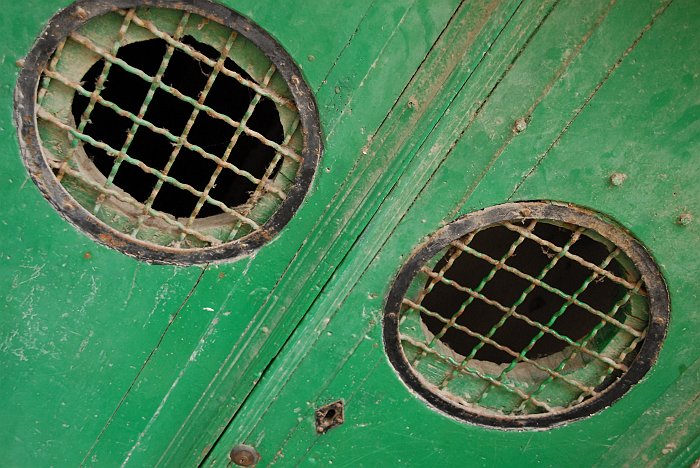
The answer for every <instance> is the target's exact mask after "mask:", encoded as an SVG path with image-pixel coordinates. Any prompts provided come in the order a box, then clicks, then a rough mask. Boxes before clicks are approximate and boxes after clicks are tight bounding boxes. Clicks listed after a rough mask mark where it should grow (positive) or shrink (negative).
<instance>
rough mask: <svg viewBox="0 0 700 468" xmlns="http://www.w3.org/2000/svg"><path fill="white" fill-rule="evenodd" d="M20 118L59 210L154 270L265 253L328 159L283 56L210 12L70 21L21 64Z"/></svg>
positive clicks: (196, 9)
mask: <svg viewBox="0 0 700 468" xmlns="http://www.w3.org/2000/svg"><path fill="white" fill-rule="evenodd" d="M16 119H17V125H18V128H19V135H20V146H21V148H22V153H23V157H24V161H25V164H26V166H27V168H28V170H29V173H30V174H31V177H32V178H33V179H34V181H35V182H36V183H37V185H38V186H39V188H40V189H41V191H42V193H43V194H44V196H45V197H46V198H47V199H48V200H49V201H50V202H51V203H52V204H53V206H54V207H55V208H56V209H57V210H58V211H59V212H60V213H61V214H62V215H63V216H65V217H66V218H67V219H68V220H69V221H70V222H71V223H73V224H74V225H76V226H77V227H78V228H79V229H82V230H83V231H85V232H87V233H88V234H90V235H91V236H92V237H93V238H95V239H96V240H98V241H99V242H101V243H103V244H106V245H108V246H110V247H113V248H116V249H118V250H121V251H122V252H124V253H126V254H129V255H132V256H135V257H137V258H140V259H144V260H147V261H151V262H164V263H202V262H209V261H216V260H223V259H229V258H233V257H236V256H238V255H240V254H244V253H247V252H249V251H251V250H253V249H255V248H257V247H259V246H260V245H262V244H263V243H265V242H267V241H268V240H270V239H271V238H272V236H274V235H275V234H276V233H277V232H278V231H279V230H280V229H281V228H282V227H283V226H284V225H285V224H286V223H287V222H288V221H289V220H290V218H291V217H292V215H293V214H294V212H295V211H296V210H297V208H298V207H299V205H300V204H301V201H302V200H303V198H304V196H305V194H306V192H307V190H308V188H309V186H310V183H311V180H312V178H313V175H314V172H315V169H316V166H317V163H318V159H319V157H320V154H321V151H322V143H321V134H320V126H319V120H318V115H317V108H316V104H315V101H314V98H313V95H312V92H311V90H310V89H309V87H308V86H307V84H306V83H305V82H304V80H303V78H302V75H301V72H300V71H299V69H298V68H297V67H296V65H295V64H294V62H293V61H292V59H291V58H290V57H289V55H288V54H287V53H286V52H285V51H284V49H282V47H281V46H280V45H279V44H277V43H276V42H275V41H274V39H272V38H271V37H270V36H269V35H268V34H267V33H266V32H265V31H263V30H261V29H260V28H259V27H258V26H256V25H255V24H253V23H251V22H250V21H248V20H247V19H245V18H243V17H241V16H239V15H238V14H236V13H234V12H232V11H231V10H229V9H227V8H225V7H223V6H220V5H217V4H214V3H211V2H209V1H207V0H192V1H189V2H169V1H165V0H138V1H137V0H120V1H116V2H103V1H79V2H76V3H74V4H72V5H71V6H69V7H68V8H66V9H65V10H62V11H61V12H59V13H58V14H57V15H56V16H55V17H54V18H52V19H51V21H50V22H49V25H48V26H47V28H46V29H45V30H44V32H43V33H42V35H41V36H40V38H39V39H38V40H37V42H36V44H35V45H34V47H33V48H32V50H31V52H30V53H29V55H28V56H27V58H26V60H25V61H24V64H23V69H22V71H21V73H20V77H19V81H18V85H17V90H16Z"/></svg>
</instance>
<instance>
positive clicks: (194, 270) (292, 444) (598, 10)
mask: <svg viewBox="0 0 700 468" xmlns="http://www.w3.org/2000/svg"><path fill="white" fill-rule="evenodd" d="M4 3H5V5H4V7H5V8H4V13H3V15H2V17H0V24H1V25H2V27H3V28H4V30H5V31H7V32H8V33H7V39H6V41H5V45H4V48H3V50H2V52H0V77H1V80H0V190H1V193H2V195H3V199H4V203H3V217H2V222H0V238H2V239H3V244H2V247H1V248H0V258H2V263H0V285H1V287H2V291H3V292H4V293H5V301H4V302H3V306H2V312H1V315H0V372H2V379H1V380H0V420H2V421H3V424H2V425H0V441H3V443H2V444H0V464H1V465H3V466H44V465H47V466H48V465H54V466H71V465H78V464H80V463H81V462H84V464H86V465H88V466H112V465H121V464H126V465H129V466H153V465H158V466H192V465H195V464H197V463H202V462H204V463H205V464H211V465H226V464H227V458H226V457H227V454H228V451H229V450H230V449H231V447H232V446H233V445H235V444H237V443H243V442H246V443H249V444H251V445H254V446H256V447H257V448H258V450H259V451H260V453H261V454H262V457H263V459H262V462H261V465H267V464H270V463H273V464H279V465H282V466H287V465H297V464H302V465H311V464H314V463H315V464H320V465H326V464H328V463H329V462H331V461H332V462H333V464H334V465H341V466H376V465H381V464H399V463H401V464H405V465H408V466H425V465H438V464H439V465H443V466H462V465H464V464H465V462H467V461H468V462H470V463H469V464H473V465H495V464H504V465H516V464H517V465H528V466H529V465H532V466H535V465H539V466H554V465H560V464H562V462H565V463H566V464H569V465H574V466H591V465H593V464H596V463H597V464H599V465H602V466H613V465H619V464H623V465H624V464H629V465H635V464H637V460H642V461H643V462H645V463H647V464H652V463H655V464H659V465H669V464H675V465H679V466H683V465H688V464H690V463H692V462H693V461H694V460H695V459H696V458H698V457H699V456H700V446H699V442H698V432H697V427H698V426H700V421H698V413H697V407H698V405H697V400H696V398H697V393H698V391H700V389H699V388H698V373H699V372H700V369H699V368H698V365H697V360H698V358H699V357H700V352H699V351H698V349H697V346H696V345H695V343H697V341H698V339H700V335H699V334H698V328H699V327H698V325H700V324H699V323H698V315H697V314H696V313H695V311H694V309H695V308H694V305H695V303H696V302H697V297H698V288H697V277H698V273H700V272H699V271H698V266H697V265H698V264H697V261H696V257H697V255H696V252H697V249H698V247H699V246H700V245H699V242H698V240H699V236H698V220H697V219H695V220H694V221H693V222H691V223H690V224H689V225H688V226H680V225H678V224H677V223H676V220H677V218H678V216H679V215H680V214H681V213H682V212H689V213H691V214H694V215H695V216H696V218H697V217H698V216H700V210H699V209H698V208H699V206H698V202H699V201H700V197H699V196H698V188H697V182H696V180H697V177H698V176H700V174H699V171H700V169H698V162H700V159H699V158H698V153H699V152H700V112H699V109H700V56H699V54H698V53H697V51H698V50H700V35H698V34H697V31H698V30H699V28H700V4H698V3H697V2H694V1H693V0H675V1H673V2H672V3H670V4H669V2H668V1H661V0H657V1H652V0H645V1H639V0H634V1H633V0H627V1H625V0H619V1H610V2H607V1H593V0H591V1H589V2H578V1H574V0H570V1H566V0H561V1H555V0H552V1H544V2H520V1H517V0H512V1H493V2H486V1H484V2H462V3H460V2H459V1H458V0H450V1H440V2H434V1H428V0H415V1H410V2H388V1H364V2H341V3H331V2H322V1H309V0H307V1H304V2H282V3H280V2H271V1H260V2H254V3H253V2H242V1H225V2H222V3H225V4H227V5H229V6H231V7H232V8H234V9H236V10H237V11H239V12H241V13H242V14H244V15H246V16H248V17H250V18H251V19H253V20H254V21H255V22H257V23H258V24H260V25H261V26H262V27H263V28H265V29H267V30H268V31H269V32H270V33H271V34H272V35H273V36H274V37H276V38H277V40H278V41H280V43H282V44H283V45H284V46H285V48H286V49H287V50H288V51H289V53H290V54H291V55H292V57H294V58H295V60H296V61H297V62H298V64H299V65H300V67H301V68H302V70H303V72H304V74H305V77H306V79H307V80H308V82H309V84H310V85H311V87H312V89H314V90H315V91H316V95H317V100H318V104H319V109H320V117H321V121H322V124H323V129H324V138H325V146H326V151H325V154H324V155H323V157H322V160H321V165H320V169H319V172H318V174H317V176H316V178H315V180H314V184H313V187H312V190H311V192H310V193H309V195H308V196H307V199H306V200H305V202H304V204H303V205H302V208H301V209H300V211H299V212H298V214H297V215H296V216H295V218H294V219H293V220H292V221H291V222H290V224H289V225H288V226H287V227H286V228H285V229H284V230H283V232H282V233H281V235H280V236H279V237H278V238H276V239H275V240H273V242H271V243H270V244H268V245H266V246H265V247H263V248H262V249H261V250H260V251H258V252H257V253H256V254H255V255H254V256H251V257H248V258H243V259H240V260H238V261H236V262H232V263H224V264H220V265H217V266H210V267H188V268H175V267H167V266H152V265H147V264H143V263H139V262H138V261H136V260H133V259H130V258H127V257H125V256H123V255H121V254H119V253H117V252H116V251H112V250H110V249H107V248H104V247H101V246H98V245H96V244H94V243H92V242H91V241H90V240H88V239H87V237H85V236H83V235H82V234H80V233H78V232H77V231H75V230H74V229H73V228H72V227H71V226H69V225H68V224H67V223H66V222H64V221H63V219H62V218H60V217H59V216H58V215H57V214H56V213H54V211H53V209H52V208H51V207H50V206H49V205H48V203H47V202H46V201H45V200H43V198H42V197H41V195H40V194H39V193H38V191H37V190H36V188H35V187H34V185H33V184H32V182H31V181H29V180H28V179H27V176H26V173H25V170H24V168H23V166H22V164H21V161H20V158H19V152H18V145H17V143H16V135H15V130H14V128H13V124H12V119H11V113H12V92H13V86H14V80H15V77H16V72H17V68H16V66H15V63H14V62H15V61H16V60H17V59H18V58H20V57H22V56H23V55H24V54H26V52H27V50H28V49H29V47H30V46H31V43H32V41H33V39H34V37H35V36H36V35H37V34H38V33H39V31H40V30H41V28H42V24H43V23H44V22H45V21H46V20H47V19H48V18H49V17H50V16H51V15H52V14H53V13H55V11H56V10H57V9H58V8H60V7H61V6H64V5H65V4H66V2H65V1H58V0H55V1H54V0H51V1H38V0H32V1H28V2H24V3H21V4H20V3H19V2H4ZM521 117H526V118H527V119H528V128H527V129H526V130H525V132H523V133H520V134H517V135H516V134H515V133H513V131H512V126H513V122H514V121H515V119H517V118H521ZM613 172H624V173H625V174H627V175H628V178H627V180H626V181H625V182H624V184H623V185H622V186H619V187H613V186H612V185H610V183H609V177H610V174H611V173H613ZM533 199H556V200H564V201H570V202H574V203H577V204H580V205H584V206H589V207H591V208H593V209H596V210H599V211H602V212H604V213H607V214H609V215H610V216H612V217H613V218H614V219H616V220H617V221H619V222H620V223H621V224H622V225H624V226H626V227H628V228H629V229H630V230H631V232H632V233H633V234H634V235H635V236H636V237H637V238H639V239H640V240H641V241H642V242H643V243H644V244H645V245H647V247H649V249H650V251H651V253H652V254H653V255H654V257H655V258H656V260H657V261H658V262H659V264H660V265H661V268H662V271H663V273H664V275H665V277H666V279H667V282H668V285H669V290H670V294H671V300H672V321H671V326H670V329H669V336H668V339H667V341H666V344H665V346H664V348H663V350H662V353H661V356H660V359H659V362H658V364H657V366H656V367H655V368H654V369H653V370H652V371H651V372H650V374H649V375H648V376H647V378H645V379H644V381H643V382H642V383H640V384H639V385H637V386H636V387H635V388H634V389H633V390H632V391H631V392H630V393H629V394H628V395H627V396H626V397H624V398H623V399H622V400H621V401H619V402H618V403H617V404H615V405H614V406H612V407H611V408H609V409H607V410H605V411H603V412H601V413H600V414H598V415H596V416H594V417H592V418H590V419H587V420H584V421H580V422H577V423H574V424H570V425H567V426H565V427H562V428H558V429H554V430H550V431H541V432H522V433H514V432H502V431H496V430H488V429H483V428H478V427H475V426H470V425H468V424H464V423H461V422H457V421H454V420H452V419H450V418H448V417H445V416H444V415H441V414H439V413H437V412H435V411H434V410H432V409H430V408H428V407H426V406H425V404H424V403H422V402H421V401H420V400H418V399H417V398H416V397H414V396H413V395H412V394H411V393H410V392H409V391H408V390H407V389H406V387H405V386H404V385H403V384H402V383H401V382H400V381H399V379H398V377H397V376H396V375H395V373H394V371H393V369H392V368H391V366H390V364H389V363H388V361H387V359H386V356H385V354H384V350H383V344H382V342H381V327H380V319H381V313H382V307H383V301H384V297H385V294H386V293H387V291H388V288H389V287H390V285H391V282H392V280H393V277H394V275H395V274H396V272H397V271H398V269H399V268H400V266H401V265H402V263H403V261H404V260H405V259H406V258H407V257H408V255H409V254H410V253H411V251H412V250H413V249H414V248H415V247H416V246H418V245H419V244H420V243H421V242H422V241H423V240H424V239H425V238H426V236H428V235H430V234H431V233H432V232H434V231H435V230H437V229H438V228H439V227H440V226H442V225H443V224H444V223H447V222H449V221H451V220H453V219H454V218H456V217H457V216H459V215H460V214H464V213H467V212H470V211H473V210H475V209H479V208H482V207H485V206H489V205H492V204H497V203H503V202H505V201H508V200H533ZM337 399H343V400H344V401H345V404H346V422H345V424H343V425H342V426H340V427H338V428H334V429H332V430H331V431H329V432H328V433H326V434H323V435H318V434H317V433H316V432H315V429H314V425H313V410H314V409H315V408H316V407H318V406H320V405H323V404H325V403H328V402H331V401H335V400H337ZM668 418H673V420H669V419H668ZM635 444H636V445H635ZM124 462H126V463H124Z"/></svg>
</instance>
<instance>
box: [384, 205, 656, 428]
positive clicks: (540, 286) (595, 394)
mask: <svg viewBox="0 0 700 468" xmlns="http://www.w3.org/2000/svg"><path fill="white" fill-rule="evenodd" d="M668 318H669V302H668V293H667V291H666V287H665V284H664V282H663V279H662V277H661V274H660V273H659V270H658V268H657V266H656V264H655V263H654V261H653V260H652V259H651V257H650V256H649V254H648V253H647V252H646V250H645V249H644V248H643V247H642V246H641V245H640V244H639V243H638V242H637V241H636V240H635V239H634V238H632V237H631V236H630V234H629V233H627V232H626V231H625V230H623V229H622V228H620V227H618V226H617V225H615V224H613V223H612V222H611V221H609V220H606V219H605V218H604V217H602V216H601V215H598V214H595V213H593V212H590V211H588V210H585V209H582V208H579V207H575V206H571V205H564V204H559V203H554V202H527V203H509V204H505V205H499V206H495V207H491V208H488V209H485V210H483V211H479V212H476V213H472V214H470V215H467V216H465V217H464V218H462V219H460V220H458V221H456V222H454V223H452V224H450V225H448V226H446V227H445V228H444V229H443V230H441V231H440V232H439V233H438V234H437V235H436V236H435V237H434V238H433V239H432V240H430V241H429V242H428V243H427V244H426V245H425V246H423V247H422V248H421V249H420V250H418V251H417V252H416V253H415V254H414V255H413V257H412V258H411V259H410V260H409V261H408V263H407V264H406V265H405V266H404V268H403V270H402V271H401V273H400V274H399V276H398V277H397V279H396V281H395V283H394V285H393V288H392V290H391V292H390V294H389V299H388V302H387V306H386V311H385V318H384V339H385V345H386V349H387V352H388V355H389V357H390V360H391V362H392V364H393V365H394V366H395V368H396V369H397V370H398V373H399V375H400V376H401V378H402V379H403V380H404V382H405V383H406V384H407V385H409V386H410V387H411V388H412V389H413V390H415V391H416V392H417V393H418V394H419V395H421V396H422V397H423V398H424V399H425V400H427V401H428V402H429V403H430V404H432V405H434V406H435V407H437V408H438V409H440V410H442V411H445V412H447V413H448V414H450V415H452V416H455V417H458V418H460V419H464V420H466V421H470V422H473V423H476V424H481V425H488V426H495V427H501V428H526V427H549V426H553V425H557V424H561V423H564V422H566V421H571V420H575V419H579V418H582V417H585V416H588V415H590V414H592V413H594V412H595V411H598V410H600V409H602V408H604V407H606V406H609V405H610V404H611V403H612V402H613V401H615V400H616V399H617V398H619V397H620V396H621V395H622V394H624V393H625V392H626V391H627V390H629V388H630V387H631V386H632V385H633V384H634V383H636V382H637V381H639V379H640V378H641V377H642V376H643V375H644V374H645V373H646V372H647V371H648V370H649V368H650V367H651V365H652V363H653V361H654V360H655V359H656V356H657V354H658V352H659V349H660V347H661V343H662V341H663V338H664V336H665V333H666V325H667V323H668Z"/></svg>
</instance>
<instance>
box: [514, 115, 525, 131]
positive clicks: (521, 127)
mask: <svg viewBox="0 0 700 468" xmlns="http://www.w3.org/2000/svg"><path fill="white" fill-rule="evenodd" d="M526 128H527V120H525V119H524V118H520V119H518V120H516V121H515V123H514V124H513V131H514V132H515V133H522V132H524V131H525V129H526Z"/></svg>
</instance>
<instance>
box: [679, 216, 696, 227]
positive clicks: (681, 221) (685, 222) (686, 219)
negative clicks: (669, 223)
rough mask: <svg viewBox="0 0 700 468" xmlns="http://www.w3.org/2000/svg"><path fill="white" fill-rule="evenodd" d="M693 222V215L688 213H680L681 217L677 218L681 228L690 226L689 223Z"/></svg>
mask: <svg viewBox="0 0 700 468" xmlns="http://www.w3.org/2000/svg"><path fill="white" fill-rule="evenodd" d="M692 220H693V215H691V214H690V213H681V215H680V216H679V217H678V221H677V222H678V224H680V225H681V226H687V225H688V224H690V222H691V221H692Z"/></svg>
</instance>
